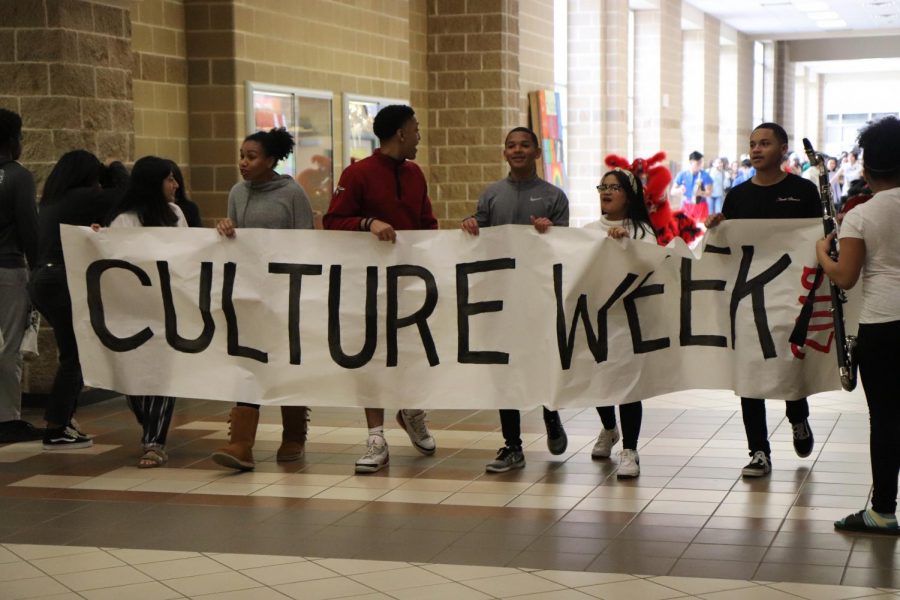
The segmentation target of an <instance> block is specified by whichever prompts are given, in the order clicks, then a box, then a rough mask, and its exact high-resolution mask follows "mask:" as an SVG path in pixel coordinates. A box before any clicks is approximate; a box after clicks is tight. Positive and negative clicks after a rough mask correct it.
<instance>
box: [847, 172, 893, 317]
mask: <svg viewBox="0 0 900 600" xmlns="http://www.w3.org/2000/svg"><path fill="white" fill-rule="evenodd" d="M897 223H900V188H892V189H889V190H885V191H883V192H878V193H877V194H875V195H874V196H872V198H871V199H870V200H868V201H867V202H865V203H864V204H860V205H859V206H856V207H855V208H853V210H851V211H850V212H848V213H847V215H846V216H845V217H844V222H843V223H842V224H841V234H840V238H841V239H844V238H857V239H861V240H863V242H865V244H866V258H865V261H864V262H863V270H862V284H863V306H862V313H861V314H860V316H859V322H860V323H887V322H889V321H900V293H898V290H900V235H897Z"/></svg>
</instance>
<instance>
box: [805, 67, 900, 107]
mask: <svg viewBox="0 0 900 600" xmlns="http://www.w3.org/2000/svg"><path fill="white" fill-rule="evenodd" d="M822 77H823V79H824V93H825V97H824V99H823V107H822V108H823V112H824V113H825V114H826V115H828V114H834V113H864V112H896V111H897V110H898V109H900V102H898V98H900V77H898V75H897V73H896V72H884V73H826V74H825V75H823V76H822Z"/></svg>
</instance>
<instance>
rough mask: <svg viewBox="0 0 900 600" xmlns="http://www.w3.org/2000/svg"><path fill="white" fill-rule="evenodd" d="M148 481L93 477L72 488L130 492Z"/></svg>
mask: <svg viewBox="0 0 900 600" xmlns="http://www.w3.org/2000/svg"><path fill="white" fill-rule="evenodd" d="M147 481H148V479H128V478H125V477H106V476H100V477H91V478H90V479H88V480H87V481H82V482H81V483H76V484H75V485H73V486H70V487H71V488H72V489H73V490H130V489H131V488H133V487H136V486H138V485H141V484H142V483H146V482H147Z"/></svg>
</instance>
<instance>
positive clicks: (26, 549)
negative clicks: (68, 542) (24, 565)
mask: <svg viewBox="0 0 900 600" xmlns="http://www.w3.org/2000/svg"><path fill="white" fill-rule="evenodd" d="M4 547H6V549H7V550H10V551H12V552H13V553H14V554H16V555H18V556H20V557H22V558H24V559H25V560H34V559H37V558H52V557H54V556H71V555H73V554H90V553H92V552H96V551H97V549H96V548H94V547H92V546H53V545H47V546H44V545H41V544H4Z"/></svg>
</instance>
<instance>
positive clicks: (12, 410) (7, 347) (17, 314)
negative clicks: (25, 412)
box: [0, 267, 31, 423]
mask: <svg viewBox="0 0 900 600" xmlns="http://www.w3.org/2000/svg"><path fill="white" fill-rule="evenodd" d="M27 285H28V270H27V269H24V268H21V269H6V268H2V267H0V423H2V422H4V421H13V420H15V419H19V418H21V416H22V365H23V362H22V354H21V353H20V352H19V347H20V346H21V345H22V336H24V335H25V323H26V322H27V319H28V312H29V310H30V308H31V301H30V300H29V298H28V289H27Z"/></svg>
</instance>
